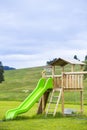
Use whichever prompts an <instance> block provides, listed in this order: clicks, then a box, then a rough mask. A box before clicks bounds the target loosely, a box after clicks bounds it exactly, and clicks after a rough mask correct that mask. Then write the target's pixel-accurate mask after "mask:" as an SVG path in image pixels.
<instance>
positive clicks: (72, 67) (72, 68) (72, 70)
mask: <svg viewBox="0 0 87 130" xmlns="http://www.w3.org/2000/svg"><path fill="white" fill-rule="evenodd" d="M74 67H75V65H74V64H73V65H72V66H71V72H74Z"/></svg>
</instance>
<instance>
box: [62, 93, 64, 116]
mask: <svg viewBox="0 0 87 130" xmlns="http://www.w3.org/2000/svg"><path fill="white" fill-rule="evenodd" d="M62 114H63V115H64V90H62Z"/></svg>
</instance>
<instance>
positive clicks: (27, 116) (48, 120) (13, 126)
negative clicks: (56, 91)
mask: <svg viewBox="0 0 87 130" xmlns="http://www.w3.org/2000/svg"><path fill="white" fill-rule="evenodd" d="M19 104H20V102H16V101H0V130H50V129H51V130H87V106H86V105H85V106H84V109H85V113H84V114H83V115H80V114H77V115H73V116H65V117H63V116H62V115H61V114H60V113H58V114H57V115H56V117H55V118H54V117H52V116H48V117H45V115H44V114H43V115H36V110H37V104H35V105H34V106H33V107H32V109H31V110H30V111H28V112H27V113H24V114H22V115H20V116H19V117H18V118H17V119H16V120H12V121H2V119H3V117H4V115H5V113H6V111H7V110H8V109H11V108H14V107H17V106H18V105H19ZM68 107H73V105H72V106H71V105H68ZM76 107H79V106H76ZM58 110H59V111H60V106H59V109H58Z"/></svg>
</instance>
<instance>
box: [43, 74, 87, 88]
mask: <svg viewBox="0 0 87 130" xmlns="http://www.w3.org/2000/svg"><path fill="white" fill-rule="evenodd" d="M84 74H87V72H63V73H62V75H45V77H46V78H49V77H52V78H53V81H54V82H53V83H54V84H53V85H54V88H61V87H62V88H63V89H64V90H82V89H83V75H84Z"/></svg>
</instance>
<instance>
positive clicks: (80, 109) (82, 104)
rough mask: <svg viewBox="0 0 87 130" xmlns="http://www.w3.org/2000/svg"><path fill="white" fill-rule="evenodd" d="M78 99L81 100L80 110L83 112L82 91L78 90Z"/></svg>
mask: <svg viewBox="0 0 87 130" xmlns="http://www.w3.org/2000/svg"><path fill="white" fill-rule="evenodd" d="M80 101H81V108H80V112H81V113H83V91H80Z"/></svg>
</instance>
